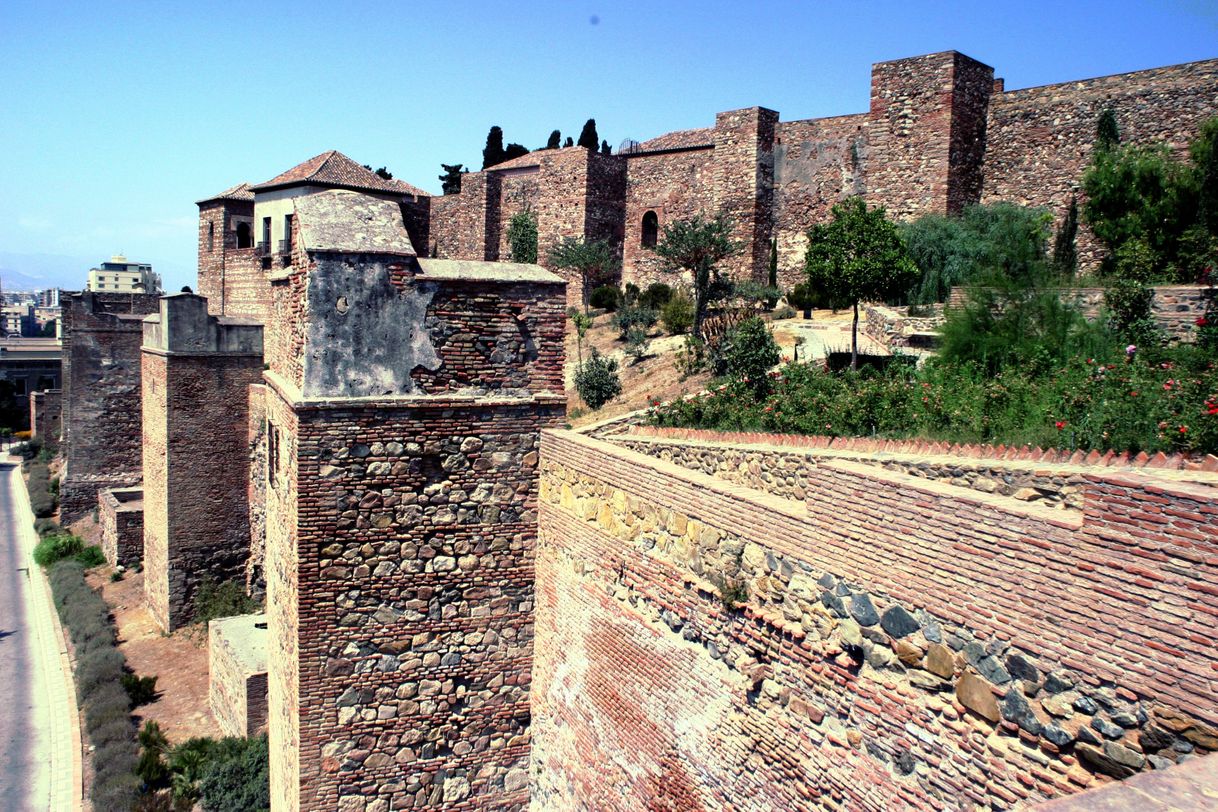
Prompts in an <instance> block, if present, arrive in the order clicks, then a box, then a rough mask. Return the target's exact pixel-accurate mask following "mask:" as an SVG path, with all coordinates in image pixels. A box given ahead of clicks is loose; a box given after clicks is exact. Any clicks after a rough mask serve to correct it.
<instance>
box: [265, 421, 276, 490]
mask: <svg viewBox="0 0 1218 812" xmlns="http://www.w3.org/2000/svg"><path fill="white" fill-rule="evenodd" d="M278 475H279V429H277V428H275V424H274V423H271V422H270V421H269V420H268V421H267V424H266V480H267V482H269V483H271V484H272V485H273V484H275V477H276V476H278Z"/></svg>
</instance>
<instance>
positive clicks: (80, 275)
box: [0, 251, 106, 290]
mask: <svg viewBox="0 0 1218 812" xmlns="http://www.w3.org/2000/svg"><path fill="white" fill-rule="evenodd" d="M104 259H106V257H92V258H90V257H71V256H66V255H63V254H15V253H11V252H7V251H0V284H3V286H4V290H42V289H45V288H63V289H65V290H81V289H83V288H84V286H85V282H86V281H87V280H88V278H89V269H90V268H93V267H96V266H97V263H98V262H101V261H102V260H104Z"/></svg>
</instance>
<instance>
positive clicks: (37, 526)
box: [34, 519, 61, 536]
mask: <svg viewBox="0 0 1218 812" xmlns="http://www.w3.org/2000/svg"><path fill="white" fill-rule="evenodd" d="M34 530H35V531H37V533H38V535H39V536H48V535H50V534H51V533H58V532H60V531H61V528H60V527H59V522H57V521H55V520H54V519H35V520H34Z"/></svg>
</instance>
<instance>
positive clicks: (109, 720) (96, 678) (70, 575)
mask: <svg viewBox="0 0 1218 812" xmlns="http://www.w3.org/2000/svg"><path fill="white" fill-rule="evenodd" d="M50 580H51V592H52V594H53V595H54V598H55V608H56V610H57V611H58V612H59V617H60V619H61V620H62V621H63V624H64V626H65V627H66V628H67V630H68V636H69V637H70V638H71V640H72V645H73V646H74V647H75V649H76V693H77V697H78V698H79V700H80V705H81V707H82V708H83V709H84V714H85V731H86V733H87V735H88V737H89V741H90V742H91V743H92V745H93V747H94V750H93V791H92V799H93V807H94V809H106V810H111V809H113V810H125V809H131V808H132V807H133V806H134V805H135V802H136V797H137V793H138V792H139V789H140V781H139V779H138V778H137V777H136V774H135V768H136V763H137V761H138V758H139V752H138V748H137V746H136V740H135V726H134V723H133V720H132V718H131V699H130V697H129V696H128V695H127V691H126V690H125V689H124V688H123V684H122V678H123V675H124V673H125V672H124V667H125V665H126V661H125V658H124V657H123V654H122V652H120V651H119V650H118V646H117V641H116V638H115V631H114V624H113V622H112V621H111V619H110V608H109V607H108V606H107V605H106V602H105V601H104V600H103V599H102V597H101V595H100V594H98V593H97V592H95V591H93V589H91V588H90V587H89V585H88V584H87V583H86V582H85V567H84V566H83V565H82V564H81V563H80V562H78V561H74V560H63V561H60V562H58V563H56V564H55V565H54V566H53V567H52V568H51V573H50Z"/></svg>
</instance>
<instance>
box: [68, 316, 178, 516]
mask: <svg viewBox="0 0 1218 812" xmlns="http://www.w3.org/2000/svg"><path fill="white" fill-rule="evenodd" d="M158 299H159V297H157V296H155V295H152V294H139V295H136V294H127V293H88V292H86V293H74V294H71V295H67V296H65V297H64V298H63V299H62V304H63V449H62V450H63V454H64V458H65V466H64V474H63V481H62V484H61V485H60V517H61V520H62V521H63V522H64V523H65V524H67V523H70V522H73V521H76V520H77V519H79V518H80V517H82V516H84V515H85V514H87V513H89V512H91V511H92V510H93V509H94V508H95V507H97V492H98V490H99V489H101V488H107V487H120V486H127V485H133V484H135V483H137V482H139V481H140V461H141V448H140V437H141V435H140V341H141V330H142V326H141V321H142V319H143V317H144V316H145V315H146V314H148V313H151V312H153V311H154V310H156V308H157V303H158Z"/></svg>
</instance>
